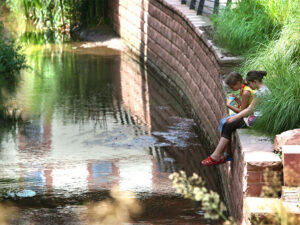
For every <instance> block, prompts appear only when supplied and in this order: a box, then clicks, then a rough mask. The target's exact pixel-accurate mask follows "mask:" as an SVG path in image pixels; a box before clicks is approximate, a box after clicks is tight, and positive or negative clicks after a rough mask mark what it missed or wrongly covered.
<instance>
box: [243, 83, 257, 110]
mask: <svg viewBox="0 0 300 225" xmlns="http://www.w3.org/2000/svg"><path fill="white" fill-rule="evenodd" d="M244 91H250V96H249V102H248V105H250V103H251V102H252V100H253V96H254V93H255V90H252V89H251V88H250V87H249V86H247V85H245V86H244Z"/></svg>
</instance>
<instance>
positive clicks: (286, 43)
mask: <svg viewBox="0 0 300 225" xmlns="http://www.w3.org/2000/svg"><path fill="white" fill-rule="evenodd" d="M299 21H300V20H299V19H297V18H295V19H294V21H293V22H292V23H291V24H289V25H286V26H285V27H284V29H283V30H282V32H281V36H280V39H279V40H278V41H272V42H270V43H269V44H268V45H267V46H265V48H264V49H263V50H262V51H259V52H257V53H255V54H252V55H250V56H248V58H247V59H246V61H245V62H244V64H243V66H242V68H241V71H242V73H244V74H245V73H246V72H247V71H249V70H251V69H253V68H255V69H257V70H266V71H267V72H268V75H267V77H266V78H265V79H264V81H265V83H266V85H267V86H268V87H269V89H270V90H271V95H270V96H269V97H270V98H269V99H267V100H262V101H260V105H259V106H258V107H259V110H261V111H262V113H263V116H262V117H261V118H260V119H259V120H257V122H255V126H254V128H256V129H257V130H259V131H262V132H264V133H267V134H270V135H275V134H278V133H281V132H283V131H285V130H290V129H294V128H297V127H299V126H300V98H299V96H300V76H299V74H300V61H299V58H300V22H299Z"/></svg>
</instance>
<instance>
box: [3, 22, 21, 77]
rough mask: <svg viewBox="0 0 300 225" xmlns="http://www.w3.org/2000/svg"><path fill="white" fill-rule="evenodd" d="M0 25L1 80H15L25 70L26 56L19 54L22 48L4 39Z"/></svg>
mask: <svg viewBox="0 0 300 225" xmlns="http://www.w3.org/2000/svg"><path fill="white" fill-rule="evenodd" d="M2 29H3V26H2V24H0V79H3V78H4V79H5V80H13V79H14V78H16V75H17V73H18V72H19V71H20V70H21V69H22V68H25V67H26V65H25V56H23V55H22V54H20V53H19V50H20V48H21V47H20V46H18V45H16V44H15V42H14V41H12V40H8V39H7V38H5V37H3V34H2Z"/></svg>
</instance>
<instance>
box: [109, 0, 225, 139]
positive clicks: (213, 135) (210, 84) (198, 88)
mask: <svg viewBox="0 0 300 225" xmlns="http://www.w3.org/2000/svg"><path fill="white" fill-rule="evenodd" d="M109 3H110V9H111V20H112V24H113V28H114V30H115V31H116V32H117V33H118V34H119V35H120V36H121V38H122V39H123V40H125V41H126V43H127V44H128V46H129V47H130V49H131V50H132V51H133V52H134V53H135V54H137V55H139V56H142V57H145V60H147V63H148V64H149V65H151V66H152V67H154V68H156V70H159V71H158V72H159V73H160V74H164V75H165V76H166V77H167V78H168V79H170V80H171V81H172V82H173V83H175V85H176V86H178V89H180V91H182V92H183V94H184V95H185V96H187V97H188V99H189V100H190V101H191V103H192V105H193V108H194V109H193V110H195V114H196V115H197V116H198V117H199V118H201V123H202V124H204V125H205V128H206V132H207V135H208V138H209V140H210V141H211V142H212V143H216V142H217V141H218V138H219V136H218V132H217V127H218V123H219V120H220V119H221V118H222V116H223V115H224V114H225V113H226V107H225V102H224V94H223V89H222V84H221V76H220V74H221V73H222V68H221V67H220V66H219V63H218V61H217V59H216V57H215V55H214V54H213V51H212V50H211V45H210V44H209V43H208V42H207V41H206V40H205V39H203V38H202V34H201V31H200V30H199V29H197V28H195V27H193V26H192V25H191V24H190V22H189V21H188V20H187V19H186V18H185V17H184V15H182V14H181V13H180V12H178V11H176V9H175V8H174V7H173V6H172V5H171V4H168V3H167V2H166V1H163V0H142V1H141V0H112V1H109ZM199 121H200V120H199Z"/></svg>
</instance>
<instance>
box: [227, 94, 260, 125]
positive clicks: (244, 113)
mask: <svg viewBox="0 0 300 225" xmlns="http://www.w3.org/2000/svg"><path fill="white" fill-rule="evenodd" d="M257 102H258V99H257V98H254V99H253V101H252V102H251V104H250V105H249V106H248V107H247V108H246V109H244V110H242V111H241V112H239V113H238V114H236V115H234V116H232V117H229V118H228V119H227V120H226V122H227V123H231V122H233V121H235V120H238V119H240V118H243V117H247V116H249V115H250V114H251V112H252V111H253V110H254V108H255V106H256V105H257Z"/></svg>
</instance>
